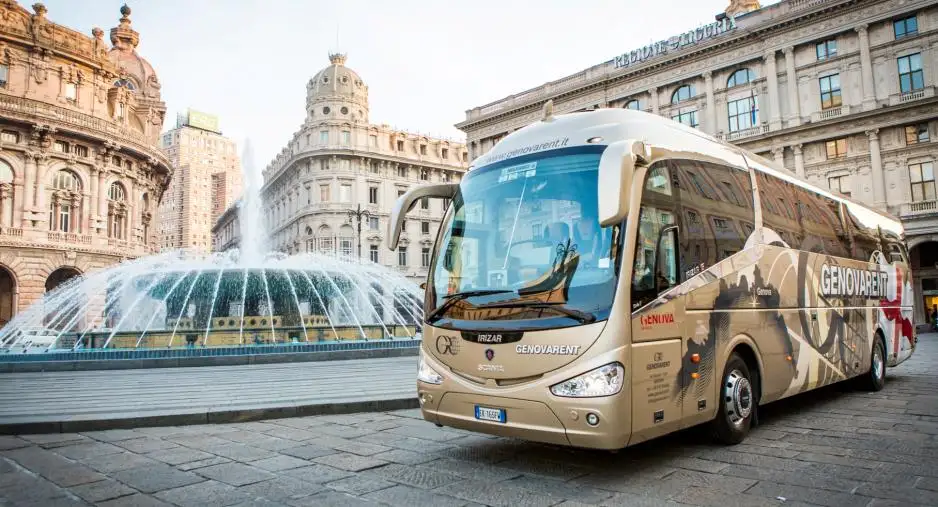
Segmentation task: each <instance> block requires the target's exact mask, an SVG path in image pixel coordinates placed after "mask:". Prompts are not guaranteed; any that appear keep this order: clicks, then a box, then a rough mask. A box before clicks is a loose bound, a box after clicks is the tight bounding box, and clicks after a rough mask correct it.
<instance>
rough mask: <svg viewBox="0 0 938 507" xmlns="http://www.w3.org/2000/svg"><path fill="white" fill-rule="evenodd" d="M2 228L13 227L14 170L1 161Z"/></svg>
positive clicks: (0, 207)
mask: <svg viewBox="0 0 938 507" xmlns="http://www.w3.org/2000/svg"><path fill="white" fill-rule="evenodd" d="M0 226H2V227H13V168H12V167H10V164H8V163H6V162H4V161H3V160H0Z"/></svg>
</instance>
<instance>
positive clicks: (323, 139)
mask: <svg viewBox="0 0 938 507" xmlns="http://www.w3.org/2000/svg"><path fill="white" fill-rule="evenodd" d="M319 143H320V144H328V143H329V131H328V130H320V131H319Z"/></svg>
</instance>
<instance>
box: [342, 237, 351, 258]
mask: <svg viewBox="0 0 938 507" xmlns="http://www.w3.org/2000/svg"><path fill="white" fill-rule="evenodd" d="M339 253H341V254H342V255H345V256H347V257H349V256H351V255H352V238H340V239H339Z"/></svg>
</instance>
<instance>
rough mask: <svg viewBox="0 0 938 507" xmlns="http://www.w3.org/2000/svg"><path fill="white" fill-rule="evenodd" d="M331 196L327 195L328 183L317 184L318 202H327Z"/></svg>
mask: <svg viewBox="0 0 938 507" xmlns="http://www.w3.org/2000/svg"><path fill="white" fill-rule="evenodd" d="M331 200H332V196H330V195H329V185H319V202H329V201H331Z"/></svg>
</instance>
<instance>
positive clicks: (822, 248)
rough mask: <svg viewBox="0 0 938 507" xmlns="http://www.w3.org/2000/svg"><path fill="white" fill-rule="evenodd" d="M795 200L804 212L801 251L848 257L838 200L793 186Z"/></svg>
mask: <svg viewBox="0 0 938 507" xmlns="http://www.w3.org/2000/svg"><path fill="white" fill-rule="evenodd" d="M794 187H795V189H796V193H797V197H798V202H799V203H800V204H801V205H802V209H803V210H804V211H805V212H806V213H805V216H804V220H803V221H802V225H803V226H804V237H803V239H802V242H801V245H800V246H799V247H798V248H799V249H801V250H804V251H807V252H814V253H822V254H826V255H833V256H837V257H849V250H848V249H847V248H846V241H845V240H846V237H847V236H846V231H845V230H844V226H843V224H842V223H841V220H840V212H839V210H840V201H838V200H836V199H833V198H831V197H827V196H825V195H823V194H819V193H817V192H814V191H812V190H808V189H806V188H804V187H801V186H799V185H794Z"/></svg>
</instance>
